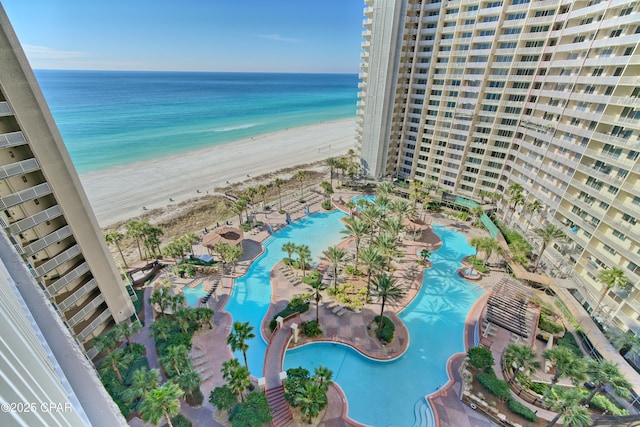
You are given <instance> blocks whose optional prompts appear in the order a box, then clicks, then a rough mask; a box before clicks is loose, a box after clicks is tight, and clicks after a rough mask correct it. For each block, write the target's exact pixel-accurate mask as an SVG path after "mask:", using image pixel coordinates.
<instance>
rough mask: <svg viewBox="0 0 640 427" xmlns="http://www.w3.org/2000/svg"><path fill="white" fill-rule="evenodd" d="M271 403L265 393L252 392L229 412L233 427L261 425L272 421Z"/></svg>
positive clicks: (256, 426) (257, 426)
mask: <svg viewBox="0 0 640 427" xmlns="http://www.w3.org/2000/svg"><path fill="white" fill-rule="evenodd" d="M271 418H272V417H271V413H270V412H269V403H268V402H267V396H266V395H265V394H264V393H259V392H257V391H256V392H252V393H249V394H248V395H247V398H246V399H245V400H244V401H242V402H240V403H238V404H236V405H235V406H234V407H233V408H232V409H231V411H230V413H229V421H231V426H232V427H259V426H264V425H268V424H270V423H271Z"/></svg>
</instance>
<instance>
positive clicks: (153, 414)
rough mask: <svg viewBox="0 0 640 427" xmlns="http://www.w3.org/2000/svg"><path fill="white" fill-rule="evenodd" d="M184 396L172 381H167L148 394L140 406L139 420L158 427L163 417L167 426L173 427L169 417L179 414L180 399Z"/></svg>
mask: <svg viewBox="0 0 640 427" xmlns="http://www.w3.org/2000/svg"><path fill="white" fill-rule="evenodd" d="M183 395H184V392H183V391H182V389H181V388H180V387H179V386H178V385H177V384H175V383H173V382H172V381H167V382H166V383H164V384H163V385H161V386H160V387H158V388H156V389H153V390H151V391H150V392H149V394H148V395H147V397H146V398H144V399H143V400H142V403H141V404H140V418H142V420H143V421H145V422H148V423H152V424H155V425H158V424H159V423H160V420H161V419H162V418H163V417H164V419H165V420H166V421H167V424H168V425H169V426H173V424H172V422H171V417H174V416H176V415H178V413H179V412H180V398H181V397H182V396H183Z"/></svg>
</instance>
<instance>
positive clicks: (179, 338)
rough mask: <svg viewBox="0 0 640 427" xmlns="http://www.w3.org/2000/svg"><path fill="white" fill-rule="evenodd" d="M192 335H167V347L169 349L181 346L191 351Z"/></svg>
mask: <svg viewBox="0 0 640 427" xmlns="http://www.w3.org/2000/svg"><path fill="white" fill-rule="evenodd" d="M192 336H193V334H192V333H188V332H187V333H184V332H175V333H173V334H171V335H169V339H167V347H171V346H172V345H183V346H185V347H187V350H191V337H192Z"/></svg>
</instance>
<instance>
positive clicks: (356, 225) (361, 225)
mask: <svg viewBox="0 0 640 427" xmlns="http://www.w3.org/2000/svg"><path fill="white" fill-rule="evenodd" d="M344 222H345V223H346V226H347V228H346V230H342V231H341V233H342V234H345V235H347V236H348V237H353V238H354V239H355V241H356V256H355V258H354V259H353V264H354V265H353V271H354V272H355V273H356V274H357V273H358V256H359V255H360V241H361V240H362V238H363V237H364V236H365V235H366V234H367V232H368V231H369V226H368V225H367V224H366V223H365V222H364V221H362V220H360V219H358V218H347V219H345V220H344Z"/></svg>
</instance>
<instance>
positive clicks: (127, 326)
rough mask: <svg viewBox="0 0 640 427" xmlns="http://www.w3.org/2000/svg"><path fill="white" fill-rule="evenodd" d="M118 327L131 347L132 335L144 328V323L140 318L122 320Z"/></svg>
mask: <svg viewBox="0 0 640 427" xmlns="http://www.w3.org/2000/svg"><path fill="white" fill-rule="evenodd" d="M116 328H117V330H118V333H119V334H120V336H124V337H125V339H126V340H127V344H128V345H129V348H131V337H132V336H133V335H135V334H136V333H137V332H138V331H139V330H140V329H142V324H141V323H140V321H139V320H136V321H135V322H122V323H120V324H119V325H118V326H116Z"/></svg>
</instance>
